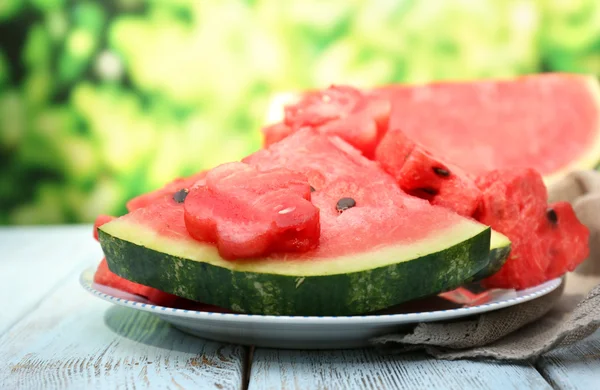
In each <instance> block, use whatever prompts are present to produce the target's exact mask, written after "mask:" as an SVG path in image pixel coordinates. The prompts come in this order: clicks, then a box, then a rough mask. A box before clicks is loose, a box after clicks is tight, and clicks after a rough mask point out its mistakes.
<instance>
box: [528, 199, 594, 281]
mask: <svg viewBox="0 0 600 390" xmlns="http://www.w3.org/2000/svg"><path fill="white" fill-rule="evenodd" d="M551 210H552V211H554V214H555V215H556V222H554V216H551V217H550V219H549V218H548V213H552V211H551ZM546 216H547V218H546V220H544V221H543V223H541V224H540V225H539V226H538V234H539V235H540V236H543V237H545V240H544V244H546V246H547V247H548V253H549V254H550V264H549V266H548V269H546V277H547V278H548V279H553V278H557V277H559V276H561V275H563V274H564V273H565V272H567V271H573V270H574V269H575V268H577V266H578V265H579V264H580V263H581V262H582V261H583V260H584V259H586V258H588V256H589V251H590V247H589V242H588V240H589V235H590V233H589V230H588V228H587V227H586V226H585V225H583V224H582V223H581V222H579V219H577V216H576V215H575V211H574V210H573V207H571V205H570V204H569V203H567V202H557V203H554V204H551V205H550V206H549V209H548V210H547V211H546ZM565 232H566V233H565ZM546 237H547V238H546Z"/></svg>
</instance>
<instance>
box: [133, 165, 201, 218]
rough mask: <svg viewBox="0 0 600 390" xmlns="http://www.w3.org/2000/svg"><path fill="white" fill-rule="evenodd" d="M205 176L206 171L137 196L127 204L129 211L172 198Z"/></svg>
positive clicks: (178, 179)
mask: <svg viewBox="0 0 600 390" xmlns="http://www.w3.org/2000/svg"><path fill="white" fill-rule="evenodd" d="M205 175H206V171H202V172H199V173H196V174H194V175H192V176H189V177H185V178H177V179H175V180H173V181H171V182H170V183H167V184H166V185H165V186H164V187H162V188H159V189H157V190H155V191H152V192H148V193H146V194H142V195H139V196H136V197H135V198H133V199H131V200H129V201H128V202H127V210H128V211H133V210H136V209H139V208H142V207H146V206H148V205H150V204H152V203H153V202H154V201H156V200H157V199H160V198H162V197H164V196H166V195H169V196H172V195H173V194H174V193H175V192H177V191H179V190H181V189H183V188H189V187H191V186H192V185H193V184H194V183H196V182H197V181H198V180H200V179H202V178H203V177H204V176H205Z"/></svg>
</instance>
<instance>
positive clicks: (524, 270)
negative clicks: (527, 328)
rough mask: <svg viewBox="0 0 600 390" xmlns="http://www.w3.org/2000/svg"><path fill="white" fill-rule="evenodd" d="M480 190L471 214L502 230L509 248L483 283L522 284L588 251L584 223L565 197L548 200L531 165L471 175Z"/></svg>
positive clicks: (564, 267) (558, 271)
mask: <svg viewBox="0 0 600 390" xmlns="http://www.w3.org/2000/svg"><path fill="white" fill-rule="evenodd" d="M476 183H477V185H478V186H479V187H480V189H481V190H482V193H483V198H482V202H481V206H480V208H479V209H478V211H477V212H476V214H475V218H476V219H477V220H478V221H480V222H482V223H484V224H486V225H489V226H491V227H492V228H493V229H494V230H497V231H499V232H501V233H503V234H505V235H506V236H507V237H508V238H509V239H510V241H511V243H512V250H511V253H510V255H509V257H508V259H507V260H506V263H505V264H504V266H503V267H502V268H501V269H500V271H499V272H497V273H495V274H494V275H492V276H490V277H488V278H487V279H485V280H484V281H483V284H484V285H485V286H486V287H490V288H491V287H495V288H515V289H524V288H528V287H533V286H536V285H538V284H540V283H542V282H545V281H547V280H550V279H552V278H555V277H558V276H561V275H563V274H564V273H566V272H568V271H572V270H573V269H575V267H576V266H577V265H578V264H579V263H581V262H582V261H583V260H584V259H585V258H587V256H588V254H589V247H588V237H589V231H588V229H587V228H586V227H585V226H584V225H583V224H582V223H581V222H579V221H578V220H577V218H576V217H575V213H574V212H573V209H572V207H571V206H570V205H569V204H568V203H557V204H554V205H550V206H548V205H547V199H548V198H547V192H546V187H545V186H544V182H543V180H542V177H541V175H540V174H539V173H538V172H536V171H535V170H533V169H521V170H495V171H491V172H489V173H487V174H485V175H482V176H480V177H478V178H477V180H476Z"/></svg>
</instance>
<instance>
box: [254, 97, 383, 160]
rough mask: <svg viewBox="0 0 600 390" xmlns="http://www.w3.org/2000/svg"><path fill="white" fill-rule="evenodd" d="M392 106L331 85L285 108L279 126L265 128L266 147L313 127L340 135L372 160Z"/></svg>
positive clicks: (322, 131) (277, 124)
mask: <svg viewBox="0 0 600 390" xmlns="http://www.w3.org/2000/svg"><path fill="white" fill-rule="evenodd" d="M389 114H390V103H389V102H388V101H387V100H386V99H380V98H378V97H374V96H371V95H368V94H365V93H364V92H362V91H360V90H358V89H356V88H353V87H349V86H331V87H329V88H328V89H325V90H322V91H311V92H308V93H305V94H303V96H302V98H301V99H300V100H299V101H298V102H296V103H295V104H293V105H288V106H286V107H285V108H284V119H283V121H282V122H280V123H275V124H273V125H270V126H267V127H265V128H264V129H263V133H264V134H265V146H269V145H271V144H273V143H275V142H277V141H280V140H282V139H283V138H285V137H287V136H289V135H290V134H292V133H294V132H296V131H298V130H300V129H303V128H311V129H313V130H316V131H318V132H319V133H323V134H327V135H337V136H340V137H341V138H343V139H344V140H345V141H346V142H348V143H349V144H351V145H352V146H354V147H356V148H358V149H359V150H360V151H362V152H363V154H364V155H365V156H368V157H372V156H373V153H374V152H375V147H376V146H377V143H378V142H379V140H380V139H381V137H382V136H383V134H384V132H385V131H386V130H387V123H388V118H389Z"/></svg>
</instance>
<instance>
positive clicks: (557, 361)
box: [537, 331, 600, 390]
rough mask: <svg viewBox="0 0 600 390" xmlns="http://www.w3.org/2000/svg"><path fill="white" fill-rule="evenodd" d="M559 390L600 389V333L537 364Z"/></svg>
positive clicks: (556, 352) (553, 353)
mask: <svg viewBox="0 0 600 390" xmlns="http://www.w3.org/2000/svg"><path fill="white" fill-rule="evenodd" d="M537 367H538V369H539V370H540V372H541V373H542V375H544V377H545V378H546V380H548V382H550V384H552V386H553V387H554V388H558V389H582V390H584V389H585V390H587V389H600V331H597V332H596V333H594V334H593V335H592V336H590V337H589V338H588V339H586V340H583V341H581V342H580V343H578V344H576V345H574V346H572V347H569V348H564V349H560V350H557V351H554V352H552V353H549V354H547V355H546V356H544V357H543V358H542V359H540V361H539V362H538V364H537Z"/></svg>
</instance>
